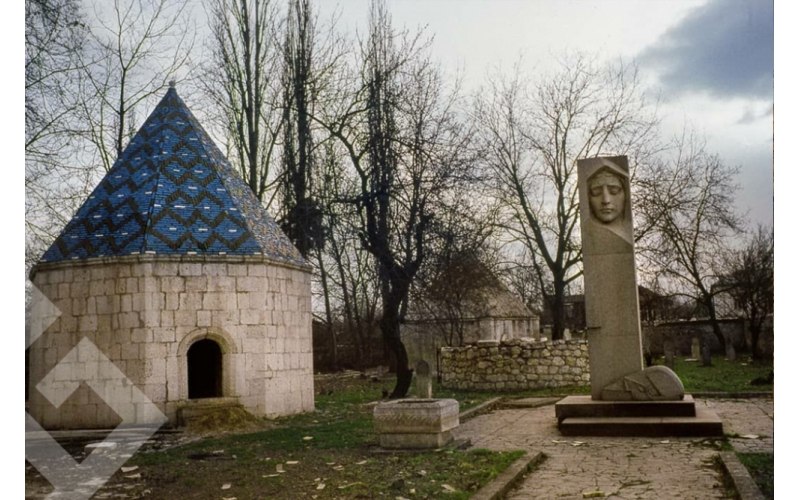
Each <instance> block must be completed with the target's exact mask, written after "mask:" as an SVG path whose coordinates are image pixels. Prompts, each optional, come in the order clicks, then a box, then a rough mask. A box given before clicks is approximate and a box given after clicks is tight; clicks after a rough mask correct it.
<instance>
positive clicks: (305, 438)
mask: <svg viewBox="0 0 800 500" xmlns="http://www.w3.org/2000/svg"><path fill="white" fill-rule="evenodd" d="M312 439H314V436H305V437H304V438H303V441H311V440H312Z"/></svg>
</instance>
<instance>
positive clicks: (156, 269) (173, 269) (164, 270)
mask: <svg viewBox="0 0 800 500" xmlns="http://www.w3.org/2000/svg"><path fill="white" fill-rule="evenodd" d="M152 274H153V275H154V276H177V275H178V264H177V263H175V262H155V263H154V264H153V270H152Z"/></svg>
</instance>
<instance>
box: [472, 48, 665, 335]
mask: <svg viewBox="0 0 800 500" xmlns="http://www.w3.org/2000/svg"><path fill="white" fill-rule="evenodd" d="M473 117H474V119H475V120H476V122H477V123H478V130H479V135H480V140H481V143H482V147H483V149H484V151H485V153H484V161H485V164H486V166H487V167H488V168H489V169H490V171H491V172H492V173H493V184H494V185H493V188H494V196H495V197H496V199H497V200H498V202H499V203H501V204H503V205H504V206H505V209H506V218H505V221H504V222H503V224H502V227H503V229H505V230H506V231H507V232H508V234H509V235H510V237H511V239H512V241H513V242H514V243H515V244H516V245H520V246H522V247H523V248H524V250H525V252H524V253H525V254H526V255H528V256H529V257H530V259H531V261H530V263H527V264H528V265H527V267H529V268H531V269H533V271H534V276H535V278H536V282H537V285H538V288H539V289H540V290H541V296H542V297H543V298H544V301H545V307H546V308H547V309H549V310H550V312H551V313H552V317H553V338H554V339H560V338H562V337H563V331H564V327H565V325H564V306H565V304H564V297H565V294H566V291H567V289H568V287H569V286H570V283H572V282H573V281H575V280H577V279H578V278H579V277H580V276H581V273H582V268H581V246H580V240H579V235H580V228H579V224H578V223H579V209H578V190H577V171H576V166H577V163H576V160H577V159H578V158H584V157H591V156H597V155H600V154H604V153H608V152H614V153H617V154H628V155H630V156H631V157H632V158H631V159H632V160H633V161H632V163H633V164H634V165H635V164H636V162H637V157H638V156H639V155H641V154H642V152H643V151H647V149H648V148H649V146H650V144H651V141H652V140H653V138H654V133H655V126H656V123H657V121H656V118H655V115H654V114H653V111H652V110H651V108H650V106H649V105H648V103H647V102H646V100H645V99H644V96H643V93H642V90H641V85H640V81H639V79H638V76H637V72H636V68H635V67H633V66H627V65H623V64H621V63H619V64H613V65H609V66H599V65H598V64H596V63H594V62H593V61H592V60H591V59H590V58H589V56H585V55H579V56H576V57H573V58H571V59H568V60H567V61H565V62H563V64H562V70H561V71H560V72H559V73H557V74H556V75H554V76H551V77H546V78H542V79H539V80H537V81H535V83H533V84H532V85H529V84H528V83H526V79H525V77H524V75H523V73H522V70H521V68H520V67H519V66H518V67H517V68H516V69H515V71H514V73H513V74H512V75H511V76H510V77H503V76H497V75H493V76H490V77H489V79H488V82H487V84H486V87H485V88H483V89H481V90H480V91H479V92H478V93H477V94H476V97H475V100H474V110H473Z"/></svg>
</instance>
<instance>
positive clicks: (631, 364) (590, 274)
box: [578, 156, 644, 399]
mask: <svg viewBox="0 0 800 500" xmlns="http://www.w3.org/2000/svg"><path fill="white" fill-rule="evenodd" d="M578 193H579V196H580V210H581V239H582V244H583V263H584V265H583V269H584V271H583V272H584V290H585V297H586V331H587V333H588V339H589V367H590V372H591V381H592V382H591V383H592V399H602V393H603V388H605V387H606V386H607V385H609V384H611V383H614V382H616V381H618V380H620V379H622V377H625V376H627V375H630V374H632V373H635V372H638V371H641V370H642V368H644V362H643V359H642V334H641V326H640V322H639V294H638V289H637V285H636V261H635V258H634V253H633V216H632V212H631V204H630V182H629V176H628V159H627V157H625V156H615V157H599V158H587V159H583V160H578Z"/></svg>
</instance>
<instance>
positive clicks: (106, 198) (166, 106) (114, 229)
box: [41, 87, 305, 264]
mask: <svg viewBox="0 0 800 500" xmlns="http://www.w3.org/2000/svg"><path fill="white" fill-rule="evenodd" d="M143 253H155V254H167V255H192V254H198V255H221V254H224V255H254V254H258V255H262V254H263V255H266V256H268V257H271V258H273V259H277V260H281V261H289V262H294V263H298V264H301V263H304V262H305V261H304V260H303V259H302V257H301V256H300V253H299V252H298V251H297V249H295V247H294V246H293V245H292V243H291V242H290V241H289V239H288V238H287V237H286V235H284V234H283V232H282V231H281V230H280V228H279V227H278V225H277V224H276V223H275V221H274V220H273V219H272V218H271V217H270V216H269V214H267V212H266V210H265V209H264V207H263V206H261V204H260V203H259V201H258V199H257V198H256V197H255V195H254V194H253V192H252V191H251V190H250V188H249V187H248V186H247V184H245V183H244V181H243V180H242V179H241V178H240V177H239V175H238V173H237V172H236V170H234V168H233V167H232V166H231V165H230V163H228V161H227V159H225V157H224V155H223V154H222V153H221V152H220V150H219V149H218V148H217V147H216V145H215V144H214V142H213V141H212V140H211V138H210V137H209V136H208V134H206V132H205V130H203V127H202V126H201V125H200V124H199V123H198V121H197V120H196V119H195V117H194V116H193V115H192V113H191V111H189V109H188V108H187V107H186V104H184V102H183V100H181V98H180V97H179V96H178V93H177V91H176V90H175V88H174V87H173V88H170V89H169V90H168V91H167V94H166V95H165V96H164V98H163V99H162V100H161V102H160V103H159V104H158V106H156V108H155V110H153V113H152V114H151V115H150V116H149V117H148V118H147V121H146V122H145V123H144V125H142V128H141V129H139V131H138V132H137V134H136V136H135V137H134V138H133V140H131V143H130V144H129V145H128V147H127V148H125V151H123V153H122V155H121V156H120V157H119V159H117V162H116V163H115V164H114V166H113V167H112V168H111V170H110V171H109V172H108V173H107V174H106V176H105V177H104V178H103V180H102V181H101V182H100V184H98V186H97V187H96V188H95V189H94V191H93V192H92V194H91V195H90V196H89V198H88V199H87V200H86V201H85V202H84V204H83V206H81V208H80V209H79V210H78V212H77V214H76V215H75V217H74V218H73V219H72V220H71V221H70V222H69V223H68V224H67V226H66V228H64V231H63V232H62V233H61V235H59V237H58V238H57V239H56V241H55V242H54V243H53V244H52V245H51V246H50V248H49V249H48V250H47V252H45V254H44V256H43V257H42V260H41V262H54V261H62V260H71V259H87V258H91V257H113V256H124V255H131V254H143Z"/></svg>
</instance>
